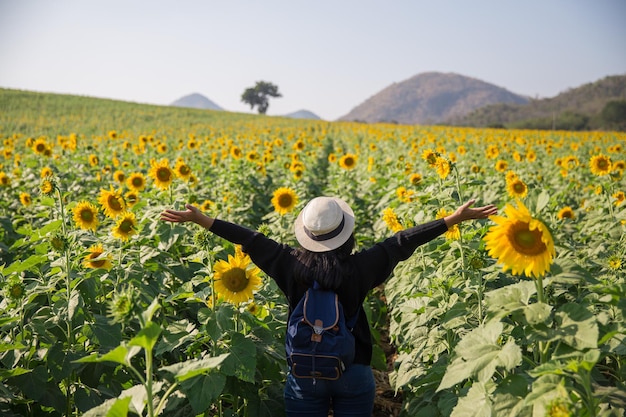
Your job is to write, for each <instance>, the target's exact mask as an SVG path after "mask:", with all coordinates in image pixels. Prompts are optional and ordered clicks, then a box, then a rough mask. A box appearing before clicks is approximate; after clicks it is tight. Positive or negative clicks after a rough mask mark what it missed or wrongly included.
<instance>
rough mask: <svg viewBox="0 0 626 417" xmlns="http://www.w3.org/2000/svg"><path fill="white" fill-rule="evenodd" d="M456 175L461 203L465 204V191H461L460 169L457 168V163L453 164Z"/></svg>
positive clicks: (457, 190)
mask: <svg viewBox="0 0 626 417" xmlns="http://www.w3.org/2000/svg"><path fill="white" fill-rule="evenodd" d="M452 167H453V168H454V177H455V178H456V192H457V194H458V196H459V203H461V204H463V201H464V200H463V193H462V192H461V181H460V180H459V170H458V169H457V168H456V164H453V165H452Z"/></svg>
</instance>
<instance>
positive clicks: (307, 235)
mask: <svg viewBox="0 0 626 417" xmlns="http://www.w3.org/2000/svg"><path fill="white" fill-rule="evenodd" d="M353 230H354V212H353V211H352V209H351V208H350V206H349V205H348V203H346V202H345V201H343V200H342V199H340V198H336V197H316V198H314V199H312V200H311V201H309V202H308V203H307V205H306V206H305V207H304V208H303V209H302V211H301V212H300V214H299V215H298V218H297V219H296V223H295V233H296V239H297V240H298V242H299V243H300V245H302V247H303V248H305V249H308V250H310V251H312V252H327V251H330V250H333V249H337V248H338V247H340V246H341V245H343V244H344V243H345V242H346V241H347V240H348V239H349V238H350V236H351V235H352V231H353Z"/></svg>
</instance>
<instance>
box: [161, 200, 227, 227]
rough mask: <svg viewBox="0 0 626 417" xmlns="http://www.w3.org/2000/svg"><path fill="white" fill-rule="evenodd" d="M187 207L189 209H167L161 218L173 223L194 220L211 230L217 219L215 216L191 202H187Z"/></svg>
mask: <svg viewBox="0 0 626 417" xmlns="http://www.w3.org/2000/svg"><path fill="white" fill-rule="evenodd" d="M185 208H186V209H187V210H172V209H166V210H165V211H164V212H162V213H161V220H163V221H167V222H173V223H185V222H193V223H196V224H198V225H200V226H202V227H204V228H205V229H207V230H211V226H213V221H214V220H215V219H214V218H213V217H209V216H207V215H206V214H204V213H202V212H201V211H200V210H199V209H198V208H197V207H195V206H193V205H191V204H186V205H185Z"/></svg>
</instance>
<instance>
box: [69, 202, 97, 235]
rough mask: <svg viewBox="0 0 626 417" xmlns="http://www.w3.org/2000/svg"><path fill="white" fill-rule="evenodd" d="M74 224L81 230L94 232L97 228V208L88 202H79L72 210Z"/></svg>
mask: <svg viewBox="0 0 626 417" xmlns="http://www.w3.org/2000/svg"><path fill="white" fill-rule="evenodd" d="M72 214H73V216H74V222H76V224H77V225H78V227H80V228H81V229H83V230H93V231H95V230H96V227H98V208H97V207H96V206H94V205H93V204H91V203H90V202H88V201H81V202H80V203H78V204H77V205H76V207H74V209H73V210H72Z"/></svg>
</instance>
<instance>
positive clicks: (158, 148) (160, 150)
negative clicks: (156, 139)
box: [156, 143, 167, 154]
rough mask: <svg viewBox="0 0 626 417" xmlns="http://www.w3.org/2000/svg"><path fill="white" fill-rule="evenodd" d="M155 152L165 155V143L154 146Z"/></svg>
mask: <svg viewBox="0 0 626 417" xmlns="http://www.w3.org/2000/svg"><path fill="white" fill-rule="evenodd" d="M156 151H157V152H158V153H160V154H164V153H167V145H166V144H165V143H159V144H157V145H156Z"/></svg>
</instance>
